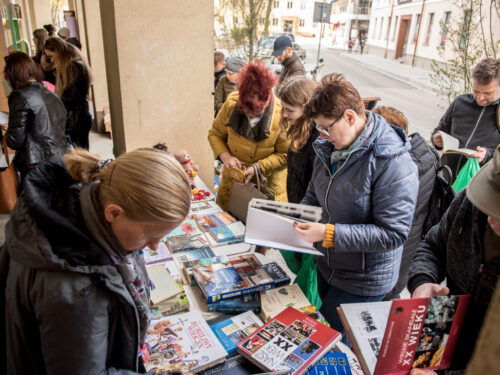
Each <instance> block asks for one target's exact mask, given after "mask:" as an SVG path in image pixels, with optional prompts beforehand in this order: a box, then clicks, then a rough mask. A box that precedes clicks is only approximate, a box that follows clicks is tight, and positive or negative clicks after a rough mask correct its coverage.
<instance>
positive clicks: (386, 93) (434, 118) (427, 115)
mask: <svg viewBox="0 0 500 375" xmlns="http://www.w3.org/2000/svg"><path fill="white" fill-rule="evenodd" d="M297 43H299V44H300V45H301V46H302V47H303V48H304V49H305V50H306V51H307V58H306V64H307V66H314V64H315V63H316V56H317V53H318V38H303V37H298V38H297ZM325 44H326V45H325ZM343 53H345V52H344V51H337V50H333V49H330V48H329V46H328V44H327V42H325V43H323V42H322V46H321V54H320V57H322V58H323V59H324V64H325V66H324V68H323V69H322V71H321V76H324V75H325V74H328V73H334V72H338V73H342V74H344V75H345V76H346V78H347V79H348V80H349V81H350V82H351V83H352V84H353V85H354V87H356V89H357V90H358V91H359V93H360V95H361V96H365V97H367V96H378V97H380V98H382V100H381V101H379V102H378V104H377V105H386V106H391V107H395V108H397V109H399V110H400V111H401V112H403V113H404V114H405V116H406V117H407V118H408V121H409V133H410V134H411V133H414V132H419V133H420V135H422V136H423V137H424V138H425V139H427V140H428V139H429V137H430V134H431V132H432V130H433V129H434V128H435V127H436V126H437V125H438V122H439V119H440V118H441V116H442V115H443V113H444V111H445V109H446V108H447V106H448V103H447V102H446V101H445V100H443V99H441V98H439V97H438V96H437V95H436V94H435V93H433V92H431V91H428V90H424V89H419V88H415V87H413V86H410V85H408V84H406V83H404V82H402V81H400V80H397V79H394V78H391V77H388V76H386V75H383V74H381V73H378V72H376V71H374V70H371V69H370V68H368V67H366V66H364V65H362V64H360V63H358V62H356V61H353V60H350V59H348V58H346V57H343V56H342V54H343ZM439 105H441V108H440V107H439Z"/></svg>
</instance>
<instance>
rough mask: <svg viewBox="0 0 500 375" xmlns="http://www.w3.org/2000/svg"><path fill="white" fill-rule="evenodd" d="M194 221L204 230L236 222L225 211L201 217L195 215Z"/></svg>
mask: <svg viewBox="0 0 500 375" xmlns="http://www.w3.org/2000/svg"><path fill="white" fill-rule="evenodd" d="M196 222H197V223H198V224H199V226H200V228H202V229H203V230H204V231H205V232H206V231H208V230H209V229H210V228H215V227H218V226H221V225H228V224H232V223H236V219H235V218H234V217H232V216H231V215H230V214H229V213H227V212H219V213H216V214H211V215H206V216H201V217H200V216H198V215H197V216H196Z"/></svg>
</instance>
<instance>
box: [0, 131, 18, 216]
mask: <svg viewBox="0 0 500 375" xmlns="http://www.w3.org/2000/svg"><path fill="white" fill-rule="evenodd" d="M2 149H3V153H4V155H5V160H6V162H7V167H6V168H3V169H2V170H0V213H1V214H10V213H11V212H12V209H13V208H14V205H15V204H16V201H17V171H16V168H15V167H14V163H11V162H10V158H9V150H8V148H7V140H6V137H3V140H2Z"/></svg>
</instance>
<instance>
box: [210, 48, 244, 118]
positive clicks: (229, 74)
mask: <svg viewBox="0 0 500 375" xmlns="http://www.w3.org/2000/svg"><path fill="white" fill-rule="evenodd" d="M244 65H245V61H244V60H243V59H242V58H241V57H238V56H236V57H231V58H229V59H228V60H227V63H226V75H225V76H224V77H222V78H221V79H220V80H219V83H218V84H217V88H216V89H215V94H214V108H215V115H217V112H219V110H220V109H221V108H222V105H223V104H224V102H225V101H226V99H227V97H228V96H229V94H231V93H232V92H233V91H236V90H237V88H236V84H237V83H238V77H239V75H240V72H241V70H242V69H243V66H244Z"/></svg>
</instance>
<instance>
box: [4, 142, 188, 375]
mask: <svg viewBox="0 0 500 375" xmlns="http://www.w3.org/2000/svg"><path fill="white" fill-rule="evenodd" d="M190 202H191V189H190V184H189V181H188V179H187V175H186V173H185V172H184V169H183V168H182V167H181V165H180V164H179V163H178V162H177V161H176V160H175V159H174V158H173V157H171V156H170V155H168V154H166V153H165V152H163V151H159V150H155V149H139V150H135V151H132V152H129V153H126V154H123V155H121V156H120V157H118V158H117V159H116V160H114V161H110V162H109V163H108V161H105V162H103V161H101V160H100V158H99V157H97V156H96V155H92V154H90V153H88V152H87V151H84V150H81V149H77V150H76V151H73V152H72V153H70V154H67V155H66V156H65V160H62V159H60V158H58V159H51V160H50V161H48V162H44V163H42V164H40V165H39V166H37V168H35V169H34V170H33V171H32V172H31V173H30V174H29V175H28V176H27V178H26V180H25V183H24V194H23V195H21V197H20V198H19V200H18V202H17V205H16V207H15V208H14V211H13V212H12V216H11V219H10V221H9V223H8V224H7V229H6V242H5V245H4V246H3V247H2V248H0V269H1V270H2V272H1V273H0V274H1V275H2V277H1V278H0V281H1V283H0V285H1V288H2V290H1V294H2V296H3V298H1V299H0V301H2V304H3V306H2V307H3V308H1V311H4V312H5V315H4V316H3V317H2V320H4V319H5V321H2V322H0V324H2V326H3V327H5V328H6V330H2V333H1V335H2V336H3V337H2V338H1V339H2V341H3V342H4V343H5V344H6V345H4V346H3V347H4V349H3V350H7V351H6V352H4V355H5V356H4V358H6V369H4V371H1V372H2V373H9V374H41V373H43V374H104V373H111V372H113V373H115V372H116V373H125V372H126V373H127V374H129V373H136V372H145V371H144V368H143V365H142V362H141V361H140V359H139V357H138V356H137V354H138V350H139V348H140V347H141V346H142V345H143V344H144V337H145V334H146V329H147V327H148V324H149V318H148V313H149V295H150V282H149V278H148V275H147V273H146V269H145V264H144V260H143V258H142V255H141V252H140V250H141V249H142V248H144V247H145V246H149V247H150V248H152V249H156V248H157V247H158V244H159V241H160V240H161V239H162V238H163V237H164V236H165V235H166V234H167V233H169V232H170V231H171V230H172V229H173V228H175V227H176V226H178V225H179V224H180V222H181V221H182V220H183V219H184V218H185V217H186V215H187V213H188V211H189V206H190ZM5 348H7V349H5ZM2 363H5V362H4V361H2Z"/></svg>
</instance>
